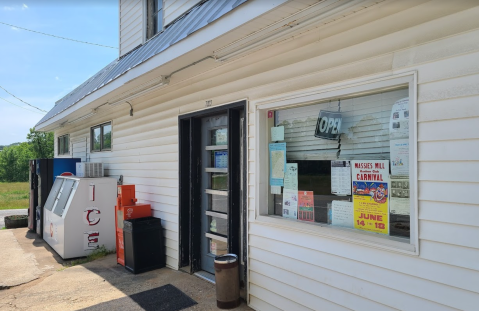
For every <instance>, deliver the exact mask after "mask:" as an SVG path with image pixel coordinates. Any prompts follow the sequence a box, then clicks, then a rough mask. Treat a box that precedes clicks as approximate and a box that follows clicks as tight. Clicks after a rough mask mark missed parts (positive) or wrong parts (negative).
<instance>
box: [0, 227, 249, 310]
mask: <svg viewBox="0 0 479 311" xmlns="http://www.w3.org/2000/svg"><path fill="white" fill-rule="evenodd" d="M1 231H2V234H0V246H3V247H5V246H6V245H9V247H8V252H3V253H5V256H3V258H1V259H0V279H2V278H3V276H7V274H5V273H4V271H6V270H9V271H12V272H13V273H11V274H9V275H10V276H11V277H12V278H9V279H10V280H12V282H11V283H9V284H4V285H3V289H2V286H0V310H1V311H30V310H48V311H69V310H82V311H100V310H101V311H111V310H128V311H135V310H139V311H150V310H164V311H165V310H180V308H178V307H175V305H176V304H177V302H178V301H176V300H178V299H176V298H175V299H173V300H172V297H167V296H165V297H164V298H161V297H157V296H158V295H157V293H158V292H159V291H161V290H162V289H164V288H165V286H166V287H171V286H174V287H175V288H176V289H178V290H179V291H181V292H182V293H183V294H185V295H186V296H188V297H189V298H188V299H192V300H193V301H194V302H196V303H197V304H195V305H192V306H190V307H186V308H185V309H181V310H183V311H213V310H219V309H218V308H217V307H216V294H215V285H213V284H211V283H209V282H207V281H204V280H202V279H200V278H198V277H196V276H194V275H190V274H188V273H185V272H182V271H177V270H173V269H169V268H162V269H157V270H153V271H148V272H145V273H141V274H132V273H130V272H128V271H127V270H125V268H124V267H123V266H120V265H118V264H117V263H116V255H115V254H112V255H108V256H106V257H104V258H101V259H98V260H94V261H92V262H88V263H85V264H80V265H76V266H73V267H68V266H67V265H65V261H64V260H62V259H61V258H60V257H59V256H58V254H57V253H56V252H55V251H54V250H53V249H52V248H51V247H50V246H49V245H48V244H46V243H45V241H44V240H42V239H40V238H39V237H38V235H36V234H35V233H33V232H31V231H29V230H28V229H27V228H19V229H9V230H1ZM2 251H3V249H2ZM1 254H2V252H1V251H0V255H1ZM19 258H21V259H23V260H18V259H19ZM27 268H28V270H27ZM15 272H16V273H15ZM20 277H21V278H20ZM28 277H29V278H28ZM13 281H15V282H17V283H16V284H18V285H15V284H14V283H13ZM152 293H153V294H152ZM153 296H154V298H155V302H154V305H152V303H153V302H152V300H151V299H152V297H153ZM175 297H176V296H175ZM190 305H191V304H190ZM119 306H120V307H119ZM235 310H236V311H251V310H252V309H250V308H249V307H247V306H246V304H245V303H244V302H243V303H242V304H241V306H239V307H238V308H236V309H235Z"/></svg>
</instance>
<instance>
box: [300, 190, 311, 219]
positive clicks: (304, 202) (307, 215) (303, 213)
mask: <svg viewBox="0 0 479 311" xmlns="http://www.w3.org/2000/svg"><path fill="white" fill-rule="evenodd" d="M298 198H299V199H298V206H299V207H298V219H300V220H304V221H314V193H313V191H298Z"/></svg>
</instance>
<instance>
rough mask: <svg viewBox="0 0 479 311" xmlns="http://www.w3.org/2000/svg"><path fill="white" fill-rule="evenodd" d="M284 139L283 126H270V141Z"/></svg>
mask: <svg viewBox="0 0 479 311" xmlns="http://www.w3.org/2000/svg"><path fill="white" fill-rule="evenodd" d="M283 140H284V126H277V127H272V128H271V141H283Z"/></svg>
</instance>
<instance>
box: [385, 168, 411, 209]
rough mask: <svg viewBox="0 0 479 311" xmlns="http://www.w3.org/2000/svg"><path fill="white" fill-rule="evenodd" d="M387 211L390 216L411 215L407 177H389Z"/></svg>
mask: <svg viewBox="0 0 479 311" xmlns="http://www.w3.org/2000/svg"><path fill="white" fill-rule="evenodd" d="M389 210H390V212H391V214H397V215H410V214H411V203H410V201H409V177H408V176H391V199H390V202H389Z"/></svg>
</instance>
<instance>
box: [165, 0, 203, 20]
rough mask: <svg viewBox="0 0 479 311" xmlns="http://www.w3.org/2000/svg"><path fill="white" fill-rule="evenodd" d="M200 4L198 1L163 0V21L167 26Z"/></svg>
mask: <svg viewBox="0 0 479 311" xmlns="http://www.w3.org/2000/svg"><path fill="white" fill-rule="evenodd" d="M199 2H201V1H200V0H164V1H163V21H164V26H167V25H168V24H170V23H171V22H172V21H174V20H175V19H177V18H178V17H180V16H181V15H182V14H183V13H185V12H187V11H188V10H189V9H191V8H192V7H194V6H195V4H197V3H199Z"/></svg>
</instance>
